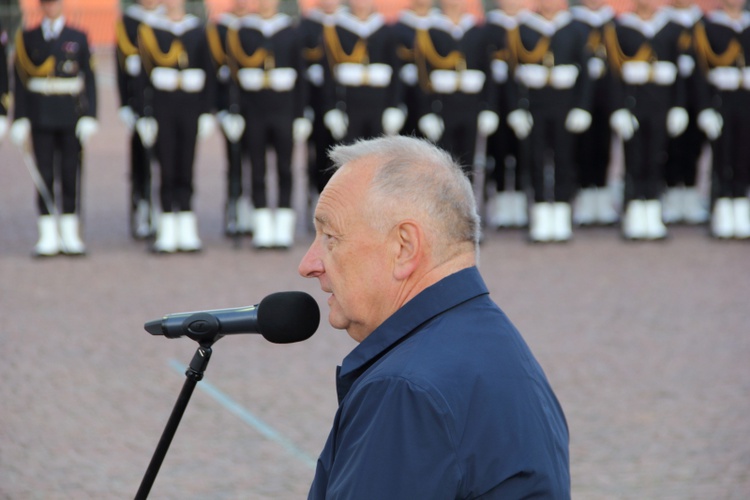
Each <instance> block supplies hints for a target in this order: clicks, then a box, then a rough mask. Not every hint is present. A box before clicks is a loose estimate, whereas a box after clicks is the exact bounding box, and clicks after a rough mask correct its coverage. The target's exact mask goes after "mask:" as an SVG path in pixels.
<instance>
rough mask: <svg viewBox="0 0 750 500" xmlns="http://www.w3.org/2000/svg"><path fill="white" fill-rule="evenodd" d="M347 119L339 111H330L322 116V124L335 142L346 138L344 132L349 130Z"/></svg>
mask: <svg viewBox="0 0 750 500" xmlns="http://www.w3.org/2000/svg"><path fill="white" fill-rule="evenodd" d="M348 122H349V119H348V118H347V116H346V115H345V114H344V112H343V111H341V110H340V109H332V110H330V111H328V112H327V113H326V114H325V115H324V116H323V123H325V126H326V127H328V130H330V131H331V135H332V136H333V138H334V139H336V140H337V141H340V140H341V139H343V138H344V136H346V130H347V129H348V128H349V123H348Z"/></svg>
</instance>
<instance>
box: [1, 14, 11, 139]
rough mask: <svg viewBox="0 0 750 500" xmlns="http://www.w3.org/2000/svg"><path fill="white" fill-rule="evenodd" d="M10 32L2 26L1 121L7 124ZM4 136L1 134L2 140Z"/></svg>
mask: <svg viewBox="0 0 750 500" xmlns="http://www.w3.org/2000/svg"><path fill="white" fill-rule="evenodd" d="M7 47H8V32H7V31H5V29H3V27H2V25H0V120H4V121H5V127H7V126H8V124H7V116H8V108H9V107H10V92H9V90H8V54H7V52H6V50H7ZM1 137H2V134H1V133H0V138H1Z"/></svg>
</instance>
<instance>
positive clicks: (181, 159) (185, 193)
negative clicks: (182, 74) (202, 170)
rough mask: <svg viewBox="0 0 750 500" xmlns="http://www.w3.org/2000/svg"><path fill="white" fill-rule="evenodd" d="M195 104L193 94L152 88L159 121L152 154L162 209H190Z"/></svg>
mask: <svg viewBox="0 0 750 500" xmlns="http://www.w3.org/2000/svg"><path fill="white" fill-rule="evenodd" d="M199 107H200V106H199V97H198V96H197V95H193V94H187V93H184V92H182V91H175V92H159V91H157V92H155V96H154V117H155V118H156V121H157V122H158V123H159V134H158V136H157V138H156V155H157V158H158V159H159V167H160V170H161V186H160V189H159V197H160V200H161V208H162V211H164V212H185V211H190V210H191V203H192V198H193V167H194V162H195V145H196V138H197V135H198V116H199V115H200V111H199Z"/></svg>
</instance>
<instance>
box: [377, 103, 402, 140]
mask: <svg viewBox="0 0 750 500" xmlns="http://www.w3.org/2000/svg"><path fill="white" fill-rule="evenodd" d="M382 122H383V132H385V133H386V135H396V134H398V133H399V132H401V129H402V128H404V123H405V122H406V113H404V110H402V109H401V108H386V109H385V111H383V119H382Z"/></svg>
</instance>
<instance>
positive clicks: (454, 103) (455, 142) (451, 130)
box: [438, 92, 479, 179]
mask: <svg viewBox="0 0 750 500" xmlns="http://www.w3.org/2000/svg"><path fill="white" fill-rule="evenodd" d="M442 102H443V109H442V111H441V113H440V115H441V117H442V118H443V123H444V124H445V131H444V132H443V136H442V137H441V138H440V140H439V141H438V145H439V146H440V147H442V148H443V149H445V150H446V151H448V152H449V153H450V154H451V155H453V157H454V158H455V159H456V160H458V162H459V163H460V164H461V166H462V167H463V170H464V172H465V173H466V175H468V176H469V179H471V178H472V177H473V176H472V174H473V170H474V155H475V154H476V148H477V115H478V114H479V96H478V95H475V94H461V93H459V92H456V93H454V94H446V95H444V96H443V98H442Z"/></svg>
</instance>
